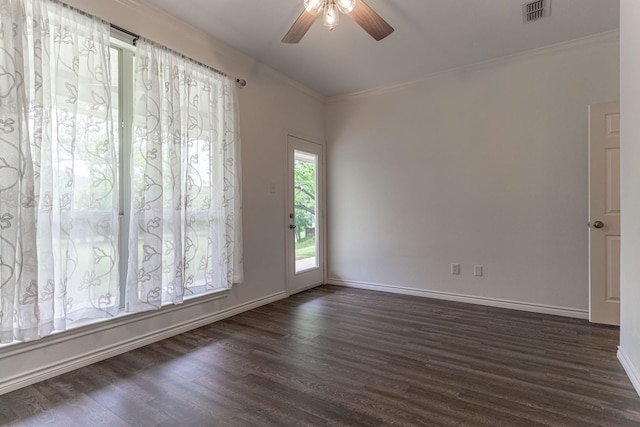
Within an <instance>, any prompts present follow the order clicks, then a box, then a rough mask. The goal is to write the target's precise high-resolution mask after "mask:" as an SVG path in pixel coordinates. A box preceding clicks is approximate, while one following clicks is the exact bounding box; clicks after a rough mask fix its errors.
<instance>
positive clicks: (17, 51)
mask: <svg viewBox="0 0 640 427" xmlns="http://www.w3.org/2000/svg"><path fill="white" fill-rule="evenodd" d="M0 15H1V16H0V17H1V18H2V22H3V24H5V23H6V25H3V26H2V27H1V28H0V32H2V34H0V36H1V37H0V67H2V68H3V70H5V72H4V73H3V76H2V78H0V250H1V251H2V252H1V253H2V256H1V257H0V283H1V284H2V286H0V304H2V310H0V342H2V343H7V342H12V341H13V340H14V339H17V340H22V341H27V340H33V339H38V338H40V337H42V336H45V335H47V334H49V333H50V332H52V331H54V330H63V329H66V328H67V327H68V326H69V325H70V324H71V323H72V322H74V321H77V320H80V319H84V318H91V319H94V318H110V317H113V316H115V315H117V314H118V313H119V312H122V311H127V312H135V311H143V310H150V309H158V308H160V307H161V306H162V305H163V304H167V303H173V304H179V303H181V302H182V301H183V298H184V297H188V296H195V295H202V294H204V293H207V292H209V291H213V290H218V289H225V288H228V287H230V286H231V284H232V283H234V282H235V283H237V282H240V281H242V257H241V239H242V227H241V210H240V202H241V197H240V140H239V135H238V124H237V105H236V100H235V95H234V93H233V84H232V83H231V82H230V79H229V78H227V77H226V76H223V75H220V73H217V72H214V71H212V70H210V69H208V68H207V67H205V66H203V65H201V64H198V63H196V62H194V61H192V60H188V59H186V58H184V57H182V56H181V55H179V54H177V53H175V52H172V51H169V50H168V49H166V48H163V47H161V46H157V45H155V44H154V43H152V42H150V41H147V40H142V41H141V42H140V44H139V46H138V47H137V48H133V47H132V46H129V45H127V44H126V43H122V42H120V41H118V40H115V39H112V38H111V37H110V27H109V25H108V24H107V23H105V22H103V21H101V20H99V19H96V18H93V17H91V16H88V15H86V14H84V13H81V12H78V11H77V10H75V9H73V8H71V7H68V6H66V5H64V4H62V3H58V2H52V1H49V0H40V1H35V2H32V1H20V0H16V1H14V2H8V3H3V7H0ZM23 77H24V78H23Z"/></svg>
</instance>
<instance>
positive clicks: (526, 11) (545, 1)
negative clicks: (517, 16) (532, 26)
mask: <svg viewBox="0 0 640 427" xmlns="http://www.w3.org/2000/svg"><path fill="white" fill-rule="evenodd" d="M549 15H551V0H534V1H530V2H528V3H525V4H523V5H522V21H523V22H524V23H525V24H526V23H528V22H534V21H537V20H539V19H542V18H546V17H547V16H549Z"/></svg>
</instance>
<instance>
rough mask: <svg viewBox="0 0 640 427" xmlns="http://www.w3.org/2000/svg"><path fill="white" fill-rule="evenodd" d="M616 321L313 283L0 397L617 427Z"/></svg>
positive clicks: (90, 418)
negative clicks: (288, 295)
mask: <svg viewBox="0 0 640 427" xmlns="http://www.w3.org/2000/svg"><path fill="white" fill-rule="evenodd" d="M617 344H618V329H617V328H610V327H604V326H593V325H590V324H589V323H588V322H586V321H582V320H575V319H567V318H562V317H555V316H547V315H541V314H532V313H524V312H518V311H510V310H502V309H496V308H489V307H482V306H475V305H467V304H461V303H454V302H446V301H436V300H430V299H425V298H417V297H409V296H401V295H393V294H385V293H377V292H370V291H363V290H355V289H347V288H340V287H333V286H323V287H320V288H316V289H313V290H310V291H307V292H304V293H302V294H298V295H295V296H293V297H291V298H289V299H286V300H282V301H279V302H276V303H274V304H270V305H267V306H264V307H261V308H258V309H256V310H253V311H250V312H247V313H243V314H241V315H238V316H235V317H233V318H230V319H227V320H224V321H221V322H217V323H214V324H212V325H209V326H206V327H203V328H200V329H196V330H194V331H191V332H188V333H185V334H182V335H179V336H176V337H174V338H170V339H167V340H164V341H161V342H158V343H155V344H152V345H149V346H146V347H144V348H141V349H138V350H135V351H132V352H129V353H126V354H123V355H121V356H117V357H114V358H111V359H109V360H106V361H103V362H100V363H97V364H95V365H92V366H88V367H86V368H82V369H79V370H77V371H74V372H71V373H68V374H65V375H62V376H60V377H57V378H53V379H50V380H47V381H44V382H41V383H38V384H35V385H33V386H30V387H26V388H24V389H21V390H18V391H15V392H13V393H9V394H6V395H4V396H0V424H2V425H5V424H8V425H29V426H54V425H60V426H99V425H106V426H129V425H140V426H177V425H184V426H302V425H311V426H317V425H348V426H376V425H408V426H419V425H424V426H441V425H443V426H444V425H446V426H449V425H458V426H540V425H547V426H548V425H551V426H595V425H597V426H631V425H635V426H638V425H640V397H638V395H637V394H636V392H635V391H634V389H633V387H632V385H631V383H630V382H629V380H628V378H627V377H626V376H625V373H624V371H623V369H622V367H621V366H620V364H619V363H618V360H617V359H616V348H617Z"/></svg>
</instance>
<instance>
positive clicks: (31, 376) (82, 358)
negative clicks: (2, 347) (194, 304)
mask: <svg viewBox="0 0 640 427" xmlns="http://www.w3.org/2000/svg"><path fill="white" fill-rule="evenodd" d="M286 297H287V294H286V292H278V293H275V294H273V295H269V296H267V297H263V298H259V299H256V300H253V301H249V302H247V303H244V304H240V305H237V306H235V307H230V308H228V309H226V310H222V311H219V312H216V313H211V314H207V315H205V316H201V317H199V318H195V319H191V320H189V321H187V322H183V323H180V324H176V325H172V326H171V327H168V328H164V329H159V330H156V331H153V332H151V333H148V334H145V335H140V336H136V337H133V338H131V339H128V340H125V341H122V342H119V343H117V344H114V345H111V346H107V347H103V348H100V349H97V350H93V351H89V352H86V353H84V354H81V355H78V356H76V357H73V358H69V359H66V360H61V361H56V362H55V363H52V364H50V365H47V366H43V367H41V368H38V369H35V370H33V371H30V372H26V373H22V374H20V375H17V376H15V377H11V378H8V379H6V380H4V381H2V382H0V395H2V394H5V393H8V392H11V391H14V390H17V389H19V388H22V387H25V386H28V385H31V384H35V383H37V382H40V381H43V380H46V379H49V378H52V377H55V376H57V375H61V374H64V373H66V372H70V371H73V370H76V369H78V368H82V367H84V366H88V365H91V364H92V363H96V362H99V361H101V360H105V359H108V358H110V357H113V356H117V355H119V354H122V353H126V352H127V351H131V350H135V349H136V348H139V347H143V346H145V345H148V344H151V343H154V342H156V341H160V340H163V339H166V338H170V337H172V336H174V335H178V334H181V333H184V332H187V331H190V330H192V329H196V328H199V327H201V326H205V325H208V324H210V323H213V322H217V321H219V320H223V319H226V318H228V317H231V316H235V315H236V314H240V313H243V312H245V311H249V310H252V309H254V308H258V307H260V306H263V305H266V304H270V303H272V302H275V301H278V300H281V299H284V298H286ZM177 307H178V309H179V306H177ZM155 313H158V314H157V315H162V313H161V312H160V311H158V312H155ZM127 320H128V322H127ZM139 320H140V319H139V318H136V317H135V316H131V318H130V319H126V318H124V319H122V320H119V326H120V325H126V324H127V323H133V322H137V321H139ZM107 323H108V322H107ZM97 326H98V327H104V323H101V324H99V325H97ZM87 329H90V328H82V330H80V331H78V332H77V333H76V332H75V331H68V332H66V333H64V334H60V335H57V336H53V337H51V339H48V340H47V344H48V345H53V344H56V341H58V342H65V341H73V339H74V338H78V337H81V336H84V335H86V334H87ZM27 344H29V343H27ZM32 350H33V349H32Z"/></svg>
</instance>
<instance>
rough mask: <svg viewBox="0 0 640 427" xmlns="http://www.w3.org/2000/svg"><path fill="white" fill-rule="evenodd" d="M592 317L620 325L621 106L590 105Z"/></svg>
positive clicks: (612, 104)
mask: <svg viewBox="0 0 640 427" xmlns="http://www.w3.org/2000/svg"><path fill="white" fill-rule="evenodd" d="M589 225H590V227H589V252H590V256H589V270H590V271H589V282H590V296H589V305H590V307H589V320H590V321H592V322H594V323H605V324H609V325H619V324H620V106H619V104H618V103H609V104H597V105H591V106H589Z"/></svg>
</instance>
